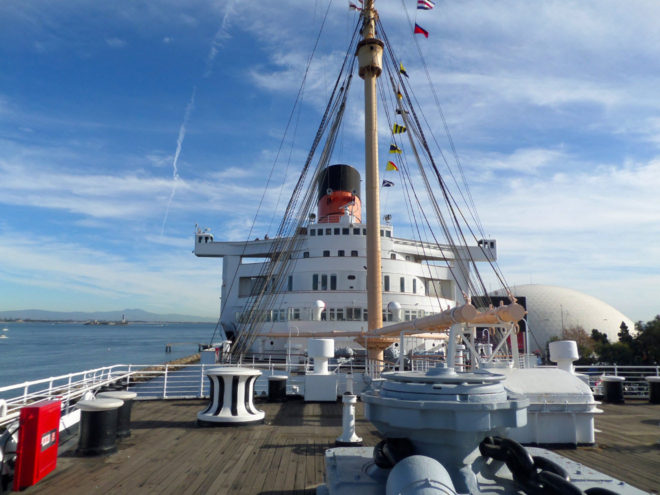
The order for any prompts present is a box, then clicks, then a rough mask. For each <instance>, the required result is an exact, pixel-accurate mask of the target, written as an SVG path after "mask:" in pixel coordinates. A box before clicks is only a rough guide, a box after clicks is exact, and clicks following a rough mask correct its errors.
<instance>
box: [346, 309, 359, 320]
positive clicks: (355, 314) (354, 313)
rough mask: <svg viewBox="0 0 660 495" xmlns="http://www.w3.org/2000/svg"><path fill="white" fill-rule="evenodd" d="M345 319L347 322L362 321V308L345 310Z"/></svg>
mask: <svg viewBox="0 0 660 495" xmlns="http://www.w3.org/2000/svg"><path fill="white" fill-rule="evenodd" d="M346 319H347V320H348V321H360V320H361V319H362V308H346Z"/></svg>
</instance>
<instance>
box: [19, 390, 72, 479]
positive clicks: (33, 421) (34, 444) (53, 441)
mask: <svg viewBox="0 0 660 495" xmlns="http://www.w3.org/2000/svg"><path fill="white" fill-rule="evenodd" d="M60 407H61V406H60V401H59V400H42V401H39V402H35V403H34V404H30V405H29V406H25V407H23V408H22V409H21V418H20V428H19V430H18V445H17V447H16V467H15V468H14V491H18V490H22V489H23V488H26V487H28V486H32V485H34V484H35V483H37V482H38V481H39V480H40V479H41V478H43V477H44V476H46V475H47V474H48V473H50V472H51V471H52V470H53V469H55V466H56V464H57V445H58V443H59V438H60Z"/></svg>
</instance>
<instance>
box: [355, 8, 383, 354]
mask: <svg viewBox="0 0 660 495" xmlns="http://www.w3.org/2000/svg"><path fill="white" fill-rule="evenodd" d="M376 15H377V13H376V10H375V9H374V0H365V2H364V7H363V10H362V19H363V24H362V40H361V41H360V43H359V44H358V47H357V56H358V63H359V75H360V77H361V78H362V79H364V115H365V118H364V135H365V176H366V177H365V190H366V191H365V192H366V196H367V308H368V316H369V320H368V329H369V330H375V329H377V328H381V327H382V326H383V296H382V275H381V273H382V270H381V256H380V198H379V186H380V184H379V178H378V113H377V107H378V103H377V94H376V80H377V79H378V76H380V74H381V72H382V58H383V42H382V41H381V40H379V39H377V38H376ZM367 356H368V357H369V359H379V360H382V359H383V349H382V348H379V346H374V345H369V346H368V347H367Z"/></svg>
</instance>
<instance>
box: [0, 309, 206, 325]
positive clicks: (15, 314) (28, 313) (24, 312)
mask: <svg viewBox="0 0 660 495" xmlns="http://www.w3.org/2000/svg"><path fill="white" fill-rule="evenodd" d="M122 315H125V316H126V320H128V321H129V322H131V321H149V322H152V321H160V322H163V321H171V322H181V321H185V322H193V323H202V322H214V321H215V320H214V319H213V318H206V317H203V316H191V315H180V314H175V313H169V314H156V313H150V312H148V311H144V310H142V309H122V310H117V311H92V312H82V311H46V310H43V309H19V310H14V311H0V320H60V321H65V320H71V321H89V320H99V321H121V317H122Z"/></svg>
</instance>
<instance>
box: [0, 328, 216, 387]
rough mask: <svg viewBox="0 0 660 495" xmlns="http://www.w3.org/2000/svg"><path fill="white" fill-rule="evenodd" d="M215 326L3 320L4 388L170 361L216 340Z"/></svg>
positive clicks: (0, 379)
mask: <svg viewBox="0 0 660 495" xmlns="http://www.w3.org/2000/svg"><path fill="white" fill-rule="evenodd" d="M4 328H7V331H2V330H3V329H4ZM214 328H215V324H214V323H164V324H160V323H158V324H146V323H145V324H139V323H129V324H128V325H84V324H82V323H13V322H10V323H0V337H4V338H0V387H3V386H6V385H13V384H16V383H21V382H24V381H28V380H38V379H41V378H48V377H51V376H59V375H64V374H67V373H73V372H78V371H83V370H86V369H92V368H98V367H101V366H108V365H112V364H161V363H165V362H168V361H171V360H174V359H178V358H181V357H185V356H188V355H190V354H195V353H196V352H197V349H198V344H208V343H210V342H211V339H212V336H213V330H214ZM215 340H218V336H217V335H216V338H215ZM168 343H175V344H177V345H174V346H173V347H172V352H165V345H166V344H168ZM179 343H182V344H179Z"/></svg>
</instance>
